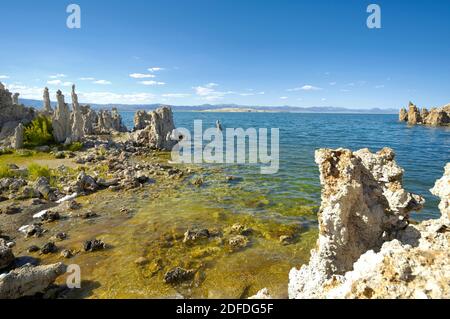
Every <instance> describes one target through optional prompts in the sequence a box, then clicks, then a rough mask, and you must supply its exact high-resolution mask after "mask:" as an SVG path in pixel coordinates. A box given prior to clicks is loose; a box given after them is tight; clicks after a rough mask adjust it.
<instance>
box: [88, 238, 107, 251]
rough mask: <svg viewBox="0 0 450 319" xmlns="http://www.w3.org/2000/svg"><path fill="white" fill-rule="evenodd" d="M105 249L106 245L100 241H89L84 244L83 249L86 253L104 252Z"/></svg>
mask: <svg viewBox="0 0 450 319" xmlns="http://www.w3.org/2000/svg"><path fill="white" fill-rule="evenodd" d="M105 248H106V244H105V243H104V242H103V241H101V240H99V239H93V240H87V241H85V242H84V244H83V249H84V251H86V252H94V251H99V250H103V249H105Z"/></svg>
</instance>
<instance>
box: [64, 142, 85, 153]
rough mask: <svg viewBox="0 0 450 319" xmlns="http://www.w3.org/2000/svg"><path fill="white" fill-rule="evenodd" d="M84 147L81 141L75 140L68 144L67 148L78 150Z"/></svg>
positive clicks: (73, 150) (72, 150)
mask: <svg viewBox="0 0 450 319" xmlns="http://www.w3.org/2000/svg"><path fill="white" fill-rule="evenodd" d="M82 148H83V143H81V142H73V143H71V144H70V145H67V146H66V147H65V149H66V150H67V151H71V152H78V151H79V150H81V149H82Z"/></svg>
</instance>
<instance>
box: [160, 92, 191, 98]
mask: <svg viewBox="0 0 450 319" xmlns="http://www.w3.org/2000/svg"><path fill="white" fill-rule="evenodd" d="M189 96H191V95H190V94H187V93H166V94H163V95H162V97H165V98H169V99H170V98H184V97H189Z"/></svg>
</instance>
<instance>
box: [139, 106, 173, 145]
mask: <svg viewBox="0 0 450 319" xmlns="http://www.w3.org/2000/svg"><path fill="white" fill-rule="evenodd" d="M134 125H135V132H134V133H133V136H132V138H133V140H134V142H135V143H137V144H138V145H145V146H148V147H150V148H152V149H159V150H167V151H170V150H172V148H173V146H174V145H175V144H176V142H175V141H174V140H173V139H172V134H173V132H174V130H175V124H174V121H173V113H172V109H171V108H170V107H168V106H164V107H161V108H159V109H157V110H155V111H152V112H145V111H138V112H137V113H136V115H135V117H134Z"/></svg>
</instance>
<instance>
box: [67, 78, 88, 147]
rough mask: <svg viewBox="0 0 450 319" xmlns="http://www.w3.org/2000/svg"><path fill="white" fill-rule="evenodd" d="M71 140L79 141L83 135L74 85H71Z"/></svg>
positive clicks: (83, 125) (82, 121)
mask: <svg viewBox="0 0 450 319" xmlns="http://www.w3.org/2000/svg"><path fill="white" fill-rule="evenodd" d="M71 123H72V129H71V131H72V132H71V137H70V139H71V141H72V142H79V141H81V140H82V139H83V137H84V128H85V124H84V118H83V113H82V110H81V107H80V104H79V103H78V95H77V94H76V93H75V85H72V114H71Z"/></svg>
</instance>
